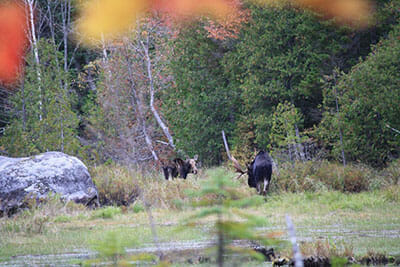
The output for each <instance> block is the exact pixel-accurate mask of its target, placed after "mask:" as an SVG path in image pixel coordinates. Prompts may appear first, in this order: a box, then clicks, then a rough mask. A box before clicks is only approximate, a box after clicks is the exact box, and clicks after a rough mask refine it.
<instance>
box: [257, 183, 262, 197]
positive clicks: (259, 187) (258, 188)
mask: <svg viewBox="0 0 400 267" xmlns="http://www.w3.org/2000/svg"><path fill="white" fill-rule="evenodd" d="M257 193H258V194H259V195H261V183H260V182H257Z"/></svg>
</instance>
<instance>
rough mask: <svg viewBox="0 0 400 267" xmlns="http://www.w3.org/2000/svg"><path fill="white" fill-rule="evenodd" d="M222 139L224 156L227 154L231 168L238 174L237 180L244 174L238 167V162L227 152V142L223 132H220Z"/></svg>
mask: <svg viewBox="0 0 400 267" xmlns="http://www.w3.org/2000/svg"><path fill="white" fill-rule="evenodd" d="M222 139H223V140H224V145H225V150H226V154H228V158H229V159H230V160H231V161H232V162H233V167H234V168H235V169H236V172H239V173H240V175H239V176H238V177H237V179H239V178H240V177H241V176H242V175H243V174H245V173H246V172H245V171H244V170H243V169H242V167H240V164H239V162H238V161H237V160H236V159H235V158H234V157H233V156H232V155H231V153H230V152H229V146H228V142H227V141H226V137H225V132H224V130H222Z"/></svg>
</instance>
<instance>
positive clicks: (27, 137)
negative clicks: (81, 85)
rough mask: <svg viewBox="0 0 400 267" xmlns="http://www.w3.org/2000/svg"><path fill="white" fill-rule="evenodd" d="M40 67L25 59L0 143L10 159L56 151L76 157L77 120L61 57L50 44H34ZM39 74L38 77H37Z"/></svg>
mask: <svg viewBox="0 0 400 267" xmlns="http://www.w3.org/2000/svg"><path fill="white" fill-rule="evenodd" d="M38 47H39V51H40V54H39V57H40V60H41V62H40V66H37V64H36V63H35V61H34V59H33V56H32V55H30V56H29V57H28V65H27V67H26V74H25V80H24V82H23V85H22V88H21V89H20V90H19V91H18V92H17V93H15V95H14V96H13V97H12V99H11V103H12V106H13V118H12V120H11V123H10V124H9V125H8V127H7V128H6V130H5V133H4V136H3V137H2V138H1V139H0V145H2V146H3V147H4V148H5V149H6V151H8V153H9V154H10V155H12V156H27V155H32V154H37V153H41V152H45V151H51V150H57V151H63V152H65V153H69V154H77V152H78V149H79V142H78V139H77V137H76V129H77V128H78V123H79V120H78V117H77V115H76V113H75V111H74V110H73V103H74V95H73V93H72V92H71V90H69V89H70V88H69V84H70V78H69V73H66V72H65V71H64V70H63V69H62V67H61V63H62V55H61V54H60V52H58V51H57V49H56V48H55V47H54V45H52V44H51V43H50V42H48V41H46V40H44V39H41V40H39V42H38ZM38 73H40V74H38Z"/></svg>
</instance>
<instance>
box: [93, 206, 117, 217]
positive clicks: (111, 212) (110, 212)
mask: <svg viewBox="0 0 400 267" xmlns="http://www.w3.org/2000/svg"><path fill="white" fill-rule="evenodd" d="M117 214H121V208H120V207H105V208H101V209H98V210H96V211H95V212H94V213H93V216H92V218H103V219H111V218H113V217H114V216H115V215H117Z"/></svg>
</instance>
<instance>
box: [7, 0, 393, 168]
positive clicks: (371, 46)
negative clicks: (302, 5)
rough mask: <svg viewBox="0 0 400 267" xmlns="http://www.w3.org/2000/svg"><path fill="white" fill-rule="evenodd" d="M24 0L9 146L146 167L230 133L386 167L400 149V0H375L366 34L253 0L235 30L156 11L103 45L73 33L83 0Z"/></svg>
mask: <svg viewBox="0 0 400 267" xmlns="http://www.w3.org/2000/svg"><path fill="white" fill-rule="evenodd" d="M25 2H26V3H27V5H28V6H29V5H30V6H32V7H35V8H36V11H32V12H34V13H35V14H36V20H35V21H33V20H32V21H31V24H30V32H29V36H30V38H29V39H30V40H31V45H30V50H31V51H30V52H29V53H28V54H27V57H26V69H25V74H24V79H23V81H22V82H21V83H20V84H18V85H17V86H16V87H17V88H16V89H17V90H14V91H13V93H10V92H9V91H5V90H1V92H3V91H4V93H2V94H0V97H1V99H0V100H1V101H0V104H1V108H0V123H1V125H0V127H1V131H0V134H1V137H0V150H1V153H2V154H5V155H10V156H27V155H33V154H37V153H40V152H44V151H50V150H58V151H63V152H66V153H69V154H74V155H78V156H80V157H81V158H83V159H84V160H85V161H87V162H96V163H103V162H106V161H115V162H119V163H123V164H133V163H134V164H142V163H146V164H147V163H153V162H155V161H157V160H159V159H160V158H161V159H162V158H167V157H171V154H172V153H178V154H179V153H180V154H183V155H184V156H186V155H189V156H193V155H195V154H198V155H199V158H200V159H201V161H202V162H203V163H205V164H207V165H214V164H220V163H221V162H222V161H223V160H224V159H225V158H224V149H223V143H222V140H221V136H220V133H221V130H225V132H226V133H227V134H228V135H229V140H230V141H231V142H232V148H233V152H234V153H235V155H236V156H237V157H238V158H239V159H242V160H244V159H248V158H249V157H250V155H251V154H252V153H253V151H254V150H255V149H268V150H269V151H271V152H272V153H273V154H274V155H276V156H277V157H279V158H282V159H284V160H307V159H310V158H312V157H316V156H317V155H316V154H318V153H319V152H321V151H323V152H324V155H323V157H325V158H328V159H332V160H338V161H341V162H343V163H344V164H346V162H364V163H367V164H370V165H373V166H380V167H382V166H384V165H386V164H387V163H388V162H390V161H391V160H393V159H395V158H398V156H399V148H400V134H399V129H400V116H399V114H400V94H399V88H400V76H399V75H398V73H400V64H399V63H400V62H399V61H400V55H399V53H400V49H399V48H400V44H399V43H400V40H399V31H400V27H399V26H398V22H399V7H400V3H399V1H397V0H380V1H377V2H376V12H375V18H374V20H375V22H376V23H375V24H374V26H371V27H369V28H367V29H362V30H354V29H352V28H348V27H344V26H343V27H338V26H337V25H336V24H334V23H333V22H332V21H329V20H328V21H327V20H320V18H318V15H316V14H314V13H312V12H311V11H304V10H301V9H299V8H287V7H260V6H255V5H252V4H247V5H245V6H244V8H245V10H246V12H244V13H243V14H242V15H243V17H245V18H243V17H241V18H240V23H238V24H237V25H235V26H234V30H233V32H234V34H232V30H231V29H232V28H229V27H228V28H227V27H225V28H224V27H221V28H218V27H215V25H214V24H212V23H210V21H209V20H206V19H205V20H199V21H197V22H196V23H191V24H187V25H183V26H180V27H179V28H177V27H174V25H171V24H170V23H169V21H168V18H165V17H162V16H157V15H154V16H152V17H149V18H146V19H141V20H138V21H137V24H138V26H137V27H135V29H134V30H132V31H131V33H130V34H128V35H126V36H124V37H123V38H121V39H120V40H119V41H104V42H102V43H100V44H99V45H98V47H97V48H96V49H87V48H85V47H84V46H81V45H80V42H79V41H76V40H74V39H73V38H71V36H72V35H71V34H72V31H73V21H74V19H75V18H76V13H77V10H76V6H77V3H76V2H75V1H72V0H68V1H61V0H60V1H50V0H36V1H35V0H25ZM231 26H232V25H231ZM227 29H228V30H231V32H230V33H231V34H228V35H226V36H223V37H222V38H220V37H221V36H220V35H219V34H222V35H223V34H225V33H226V31H227ZM312 150H315V151H316V152H315V151H314V152H313V151H312ZM321 157H322V156H321Z"/></svg>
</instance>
